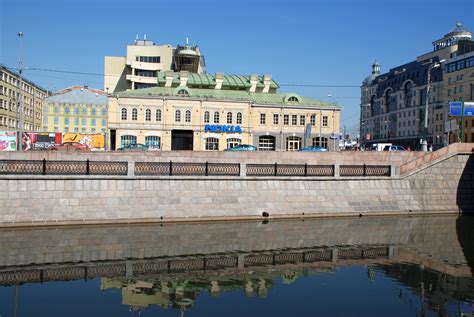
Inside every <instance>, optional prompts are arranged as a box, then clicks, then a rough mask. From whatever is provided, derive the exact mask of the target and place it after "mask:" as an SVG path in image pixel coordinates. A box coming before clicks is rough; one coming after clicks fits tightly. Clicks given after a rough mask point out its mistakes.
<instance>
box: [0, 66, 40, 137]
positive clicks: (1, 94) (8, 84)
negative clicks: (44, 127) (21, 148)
mask: <svg viewBox="0 0 474 317" xmlns="http://www.w3.org/2000/svg"><path fill="white" fill-rule="evenodd" d="M22 89H23V130H24V131H41V116H42V111H41V109H42V100H43V99H44V98H46V97H47V96H48V92H47V91H46V90H45V89H43V88H41V87H39V86H37V85H35V84H34V83H32V82H31V81H29V80H25V78H23V80H22ZM19 121H20V76H19V74H18V73H16V72H14V71H12V70H10V69H8V68H7V67H5V66H3V65H0V130H3V131H16V130H18V129H19Z"/></svg>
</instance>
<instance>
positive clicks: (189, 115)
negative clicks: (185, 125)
mask: <svg viewBox="0 0 474 317" xmlns="http://www.w3.org/2000/svg"><path fill="white" fill-rule="evenodd" d="M184 121H185V122H191V111H190V110H186V113H185V114H184Z"/></svg>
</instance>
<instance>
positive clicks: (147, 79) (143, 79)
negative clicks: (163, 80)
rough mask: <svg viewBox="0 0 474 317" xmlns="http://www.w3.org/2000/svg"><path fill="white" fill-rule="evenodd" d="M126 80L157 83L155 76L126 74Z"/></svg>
mask: <svg viewBox="0 0 474 317" xmlns="http://www.w3.org/2000/svg"><path fill="white" fill-rule="evenodd" d="M127 80H130V81H133V82H135V83H142V84H157V83H158V78H157V77H145V76H136V75H127Z"/></svg>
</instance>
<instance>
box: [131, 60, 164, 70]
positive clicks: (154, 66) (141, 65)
mask: <svg viewBox="0 0 474 317" xmlns="http://www.w3.org/2000/svg"><path fill="white" fill-rule="evenodd" d="M127 65H128V66H131V67H132V68H136V69H143V70H157V71H161V70H163V64H162V63H145V62H137V61H127Z"/></svg>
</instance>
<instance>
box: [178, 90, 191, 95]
mask: <svg viewBox="0 0 474 317" xmlns="http://www.w3.org/2000/svg"><path fill="white" fill-rule="evenodd" d="M178 96H181V97H186V96H189V93H188V91H187V90H186V89H180V90H178Z"/></svg>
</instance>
